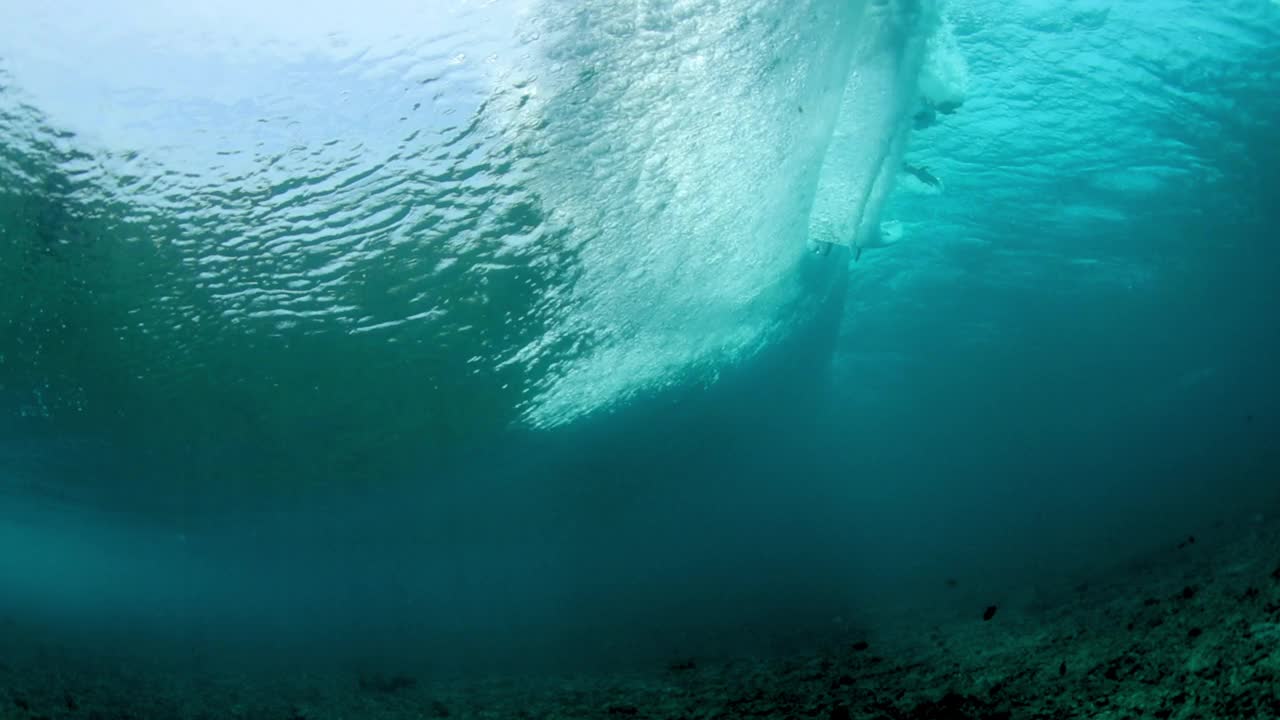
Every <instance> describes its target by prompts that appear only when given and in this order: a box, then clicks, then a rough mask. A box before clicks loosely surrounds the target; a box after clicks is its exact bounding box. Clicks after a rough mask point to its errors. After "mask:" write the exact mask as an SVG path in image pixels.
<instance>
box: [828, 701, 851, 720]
mask: <svg viewBox="0 0 1280 720" xmlns="http://www.w3.org/2000/svg"><path fill="white" fill-rule="evenodd" d="M852 718H853V716H852V715H850V714H849V706H848V705H837V706H835V707H833V708H831V720H852Z"/></svg>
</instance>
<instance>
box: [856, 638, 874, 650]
mask: <svg viewBox="0 0 1280 720" xmlns="http://www.w3.org/2000/svg"><path fill="white" fill-rule="evenodd" d="M852 647H853V649H854V652H862V651H863V650H866V649H867V648H869V647H871V645H870V644H869V643H867V641H866V640H859V641H858V642H856V643H854V644H853V645H852Z"/></svg>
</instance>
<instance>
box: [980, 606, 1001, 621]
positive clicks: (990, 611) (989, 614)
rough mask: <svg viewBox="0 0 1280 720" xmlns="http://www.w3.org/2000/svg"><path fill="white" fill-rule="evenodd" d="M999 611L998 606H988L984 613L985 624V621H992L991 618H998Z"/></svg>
mask: <svg viewBox="0 0 1280 720" xmlns="http://www.w3.org/2000/svg"><path fill="white" fill-rule="evenodd" d="M997 609H998V607H997V606H995V605H989V606H987V609H986V611H984V612H983V613H982V619H983V621H984V622H985V621H987V620H990V619H991V618H993V617H995V616H996V610H997Z"/></svg>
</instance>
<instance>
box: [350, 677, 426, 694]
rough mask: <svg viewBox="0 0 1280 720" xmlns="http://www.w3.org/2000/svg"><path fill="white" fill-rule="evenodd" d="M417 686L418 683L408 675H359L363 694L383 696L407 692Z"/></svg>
mask: <svg viewBox="0 0 1280 720" xmlns="http://www.w3.org/2000/svg"><path fill="white" fill-rule="evenodd" d="M417 684H418V681H417V680H415V679H413V678H411V677H409V676H408V675H391V676H389V677H388V676H385V675H361V676H360V689H361V690H363V691H365V692H376V693H383V694H387V695H390V694H393V693H398V692H400V691H401V690H408V689H410V688H412V687H414V686H416V685H417Z"/></svg>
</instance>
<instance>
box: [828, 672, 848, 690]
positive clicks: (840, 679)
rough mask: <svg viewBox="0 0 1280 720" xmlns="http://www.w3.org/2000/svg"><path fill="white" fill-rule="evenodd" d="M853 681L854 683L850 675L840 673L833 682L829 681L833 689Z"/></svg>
mask: <svg viewBox="0 0 1280 720" xmlns="http://www.w3.org/2000/svg"><path fill="white" fill-rule="evenodd" d="M853 683H854V679H853V677H852V676H851V675H841V676H840V677H838V678H836V679H835V681H834V682H832V683H831V688H832V689H833V690H834V689H835V688H841V687H844V686H846V685H852V684H853Z"/></svg>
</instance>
